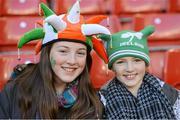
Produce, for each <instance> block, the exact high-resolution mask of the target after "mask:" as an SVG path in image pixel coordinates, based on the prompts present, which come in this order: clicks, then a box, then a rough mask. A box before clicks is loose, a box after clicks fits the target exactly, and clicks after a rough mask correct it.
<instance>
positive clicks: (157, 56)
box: [149, 51, 165, 80]
mask: <svg viewBox="0 0 180 120" xmlns="http://www.w3.org/2000/svg"><path fill="white" fill-rule="evenodd" d="M149 55H150V66H149V72H150V73H152V74H153V75H155V76H157V77H159V78H161V79H162V80H163V79H164V78H163V70H164V57H165V51H151V52H150V54H149Z"/></svg>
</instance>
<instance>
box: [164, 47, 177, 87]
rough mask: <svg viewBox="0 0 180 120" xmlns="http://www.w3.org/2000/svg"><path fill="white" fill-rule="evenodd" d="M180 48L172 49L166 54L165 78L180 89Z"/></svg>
mask: <svg viewBox="0 0 180 120" xmlns="http://www.w3.org/2000/svg"><path fill="white" fill-rule="evenodd" d="M179 60H180V49H171V50H169V51H167V52H166V55H165V69H164V80H165V82H167V83H168V84H170V85H172V86H174V87H175V88H177V89H179V90H180V62H179Z"/></svg>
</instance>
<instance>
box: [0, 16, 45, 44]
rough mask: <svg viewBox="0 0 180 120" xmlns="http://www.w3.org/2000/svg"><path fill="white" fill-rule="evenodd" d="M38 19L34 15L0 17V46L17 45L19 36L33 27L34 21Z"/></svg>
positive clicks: (38, 18)
mask: <svg viewBox="0 0 180 120" xmlns="http://www.w3.org/2000/svg"><path fill="white" fill-rule="evenodd" d="M40 19H42V18H40V17H35V16H33V17H30V16H21V17H20V16H16V17H0V28H1V34H0V46H3V45H17V42H18V40H19V39H20V37H21V36H22V35H23V34H24V33H25V32H28V31H29V30H31V29H33V28H35V22H36V21H37V20H40ZM32 43H34V42H32Z"/></svg>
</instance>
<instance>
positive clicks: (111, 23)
mask: <svg viewBox="0 0 180 120" xmlns="http://www.w3.org/2000/svg"><path fill="white" fill-rule="evenodd" d="M108 17H109V18H108V19H109V20H108V19H106V20H103V21H102V22H101V23H100V24H101V25H103V26H105V27H107V28H108V29H109V30H110V31H111V33H115V32H119V30H121V29H122V27H121V23H120V20H119V18H118V16H116V15H110V16H108Z"/></svg>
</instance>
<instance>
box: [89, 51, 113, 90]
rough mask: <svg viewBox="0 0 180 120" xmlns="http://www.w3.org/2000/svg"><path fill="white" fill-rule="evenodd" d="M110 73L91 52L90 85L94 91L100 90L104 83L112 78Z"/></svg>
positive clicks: (101, 61) (102, 62)
mask: <svg viewBox="0 0 180 120" xmlns="http://www.w3.org/2000/svg"><path fill="white" fill-rule="evenodd" d="M113 76H114V74H113V72H112V71H110V70H108V69H107V66H106V65H105V63H104V61H103V60H102V59H100V58H99V56H98V55H97V54H96V53H95V52H94V51H93V52H92V68H91V72H90V77H91V80H92V84H93V86H94V87H95V88H96V89H100V88H101V87H102V86H103V85H104V84H105V83H106V82H108V81H109V80H111V79H112V78H113Z"/></svg>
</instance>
